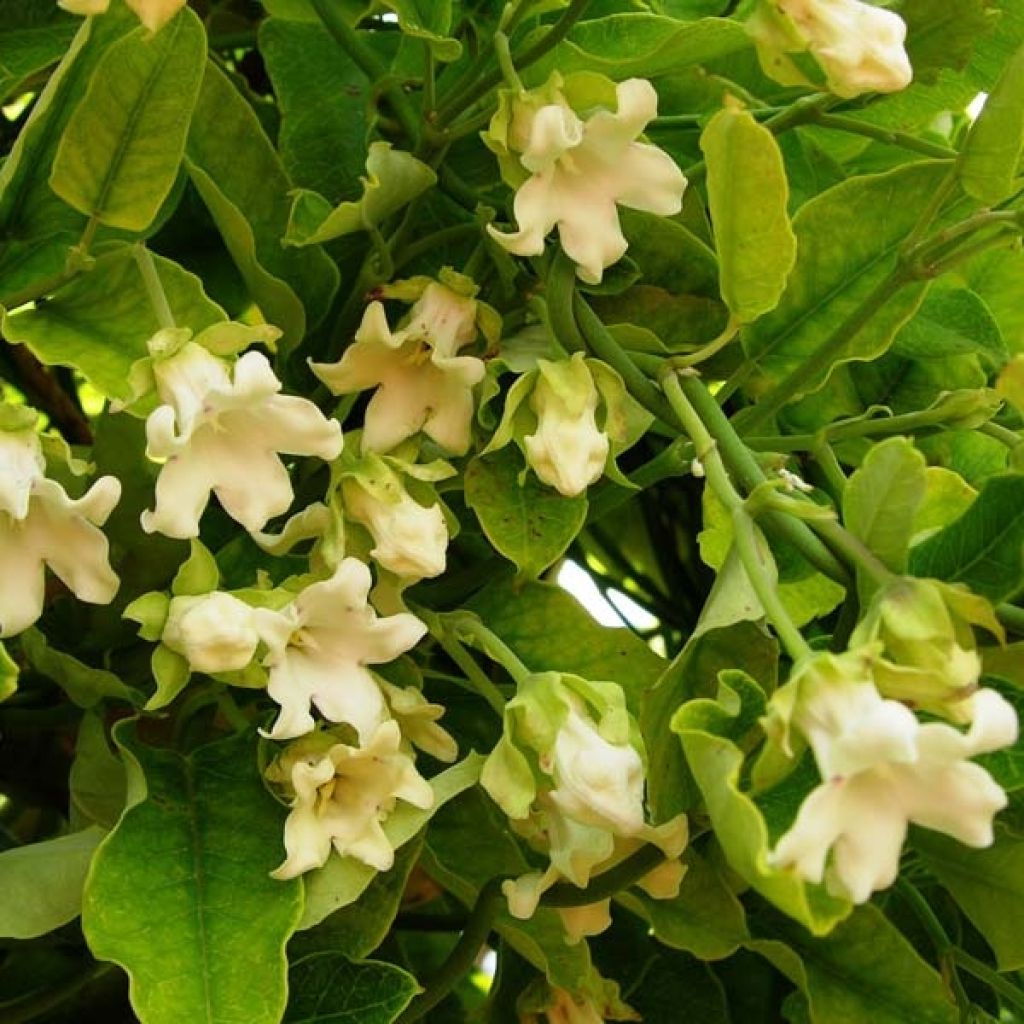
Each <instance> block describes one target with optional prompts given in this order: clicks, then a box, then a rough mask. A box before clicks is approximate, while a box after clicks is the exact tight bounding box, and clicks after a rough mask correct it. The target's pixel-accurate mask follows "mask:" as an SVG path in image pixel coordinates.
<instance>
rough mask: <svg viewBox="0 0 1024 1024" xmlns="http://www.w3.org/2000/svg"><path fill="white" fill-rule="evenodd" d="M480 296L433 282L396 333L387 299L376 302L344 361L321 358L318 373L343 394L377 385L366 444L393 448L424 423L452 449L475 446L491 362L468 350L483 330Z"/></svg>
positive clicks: (368, 413)
mask: <svg viewBox="0 0 1024 1024" xmlns="http://www.w3.org/2000/svg"><path fill="white" fill-rule="evenodd" d="M476 317H477V303H476V300H474V299H473V298H471V297H469V296H466V295H460V294H459V293H458V292H456V291H453V290H452V289H451V288H447V287H446V286H445V285H442V284H438V283H437V282H433V281H432V282H431V283H430V284H428V285H427V287H426V289H425V290H424V291H423V294H422V296H421V297H420V298H419V300H418V301H417V302H416V304H415V305H414V306H413V307H412V310H411V311H410V313H409V322H408V323H407V324H406V325H405V326H404V327H402V328H401V329H399V330H397V331H395V332H393V333H392V331H391V328H390V327H389V326H388V321H387V316H386V314H385V312H384V306H383V305H382V304H381V303H380V302H371V303H370V305H369V306H367V308H366V313H365V314H364V315H363V320H362V323H361V324H360V325H359V330H358V331H357V332H356V338H355V344H353V345H352V346H351V347H350V348H348V349H346V351H345V354H344V355H343V356H342V358H341V360H340V361H339V362H337V363H313V364H311V365H312V367H313V372H314V373H315V374H316V375H317V376H318V377H319V378H320V379H321V380H322V381H323V382H324V383H325V384H326V385H327V386H328V387H329V388H330V389H331V391H332V392H333V393H334V394H336V395H347V394H349V393H351V392H353V391H361V390H363V389H364V388H371V387H374V386H375V385H376V386H377V391H376V393H375V394H374V396H373V398H371V399H370V404H369V405H368V406H367V409H366V419H365V423H364V426H363V450H364V451H377V452H386V451H389V450H390V449H392V448H394V447H395V446H396V445H398V444H401V442H402V441H404V440H405V439H406V438H408V437H412V436H413V435H414V434H416V433H417V432H418V431H420V430H422V431H423V432H424V433H425V434H426V435H427V436H428V437H431V438H433V439H434V440H435V441H436V442H437V443H438V444H439V445H441V446H442V447H443V448H446V449H447V450H448V451H450V452H452V453H454V454H456V455H463V454H465V452H466V451H467V450H468V449H469V441H470V425H471V422H472V419H473V387H474V385H476V384H478V383H479V382H480V381H481V380H482V379H483V376H484V364H483V361H482V360H480V359H477V358H476V357H475V356H460V355H458V354H457V353H458V351H459V349H461V348H463V347H465V346H466V345H468V344H469V343H470V342H471V341H473V339H474V338H475V337H476V334H477V328H476Z"/></svg>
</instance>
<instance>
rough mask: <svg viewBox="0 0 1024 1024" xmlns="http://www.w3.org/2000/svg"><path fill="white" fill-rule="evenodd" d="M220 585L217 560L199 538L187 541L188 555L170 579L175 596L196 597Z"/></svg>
mask: <svg viewBox="0 0 1024 1024" xmlns="http://www.w3.org/2000/svg"><path fill="white" fill-rule="evenodd" d="M219 585H220V569H218V568H217V560H216V559H215V558H214V557H213V555H212V554H211V553H210V549H209V548H208V547H206V545H205V544H203V542H202V541H200V540H195V539H193V540H190V541H189V556H188V558H186V559H185V561H184V562H182V563H181V566H180V567H179V568H178V571H177V572H176V573H175V575H174V579H173V580H172V581H171V593H172V594H173V595H174V596H175V597H198V596H201V595H203V594H209V593H210V591H212V590H216V589H217V587H218V586H219Z"/></svg>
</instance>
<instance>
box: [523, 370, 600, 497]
mask: <svg viewBox="0 0 1024 1024" xmlns="http://www.w3.org/2000/svg"><path fill="white" fill-rule="evenodd" d="M538 370H539V374H538V376H537V383H536V385H535V386H534V389H533V393H532V395H531V396H530V407H531V408H532V409H533V411H534V412H535V413H536V414H537V430H536V432H535V433H533V434H527V435H526V436H525V437H524V438H523V443H524V445H525V447H526V460H527V462H529V464H530V465H531V466H532V467H533V470H534V472H535V473H536V474H537V476H538V477H539V478H540V479H541V480H543V481H544V483H546V484H550V485H551V486H552V487H554V488H555V489H556V490H557V491H558V492H559V493H561V494H564V495H565V496H566V497H570V498H571V497H574V496H575V495H577V494H582V493H583V492H584V491H585V490H586V489H587V487H588V486H589V485H590V484H592V483H594V482H595V481H596V480H599V479H600V477H601V474H602V473H603V472H604V467H605V462H606V461H607V459H608V452H609V450H610V441H609V438H608V435H607V434H606V433H605V432H604V431H603V430H599V429H598V426H597V419H596V412H597V400H598V391H597V387H596V385H595V384H594V379H593V377H592V376H591V374H590V370H589V369H588V368H587V364H586V362H585V361H584V359H583V357H582V355H578V357H576V356H574V357H573V358H572V359H567V360H565V361H564V362H561V363H552V362H548V360H546V359H540V360H538Z"/></svg>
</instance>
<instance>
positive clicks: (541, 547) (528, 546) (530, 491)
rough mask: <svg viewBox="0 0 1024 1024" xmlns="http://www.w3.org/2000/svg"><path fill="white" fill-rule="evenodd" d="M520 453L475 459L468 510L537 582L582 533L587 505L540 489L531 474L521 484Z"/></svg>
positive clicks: (511, 451)
mask: <svg viewBox="0 0 1024 1024" xmlns="http://www.w3.org/2000/svg"><path fill="white" fill-rule="evenodd" d="M521 474H522V465H521V463H520V456H519V453H518V451H517V449H516V448H514V447H512V446H510V447H508V448H504V449H502V450H501V451H499V452H495V453H494V454H493V455H487V456H483V457H479V458H476V459H474V460H473V461H472V462H471V463H470V464H469V466H468V467H467V469H466V504H467V505H469V507H470V508H471V509H473V511H474V512H475V513H476V515H477V518H478V519H479V520H480V525H481V527H482V528H483V531H484V533H485V534H486V535H487V539H488V540H489V541H490V542H491V543H492V544H493V545H494V547H495V548H496V549H497V550H498V551H499V552H501V554H503V555H504V556H505V557H506V558H507V559H508V560H509V561H511V562H513V563H514V564H515V566H516V568H517V569H519V572H520V575H521V576H524V577H526V578H528V579H531V578H534V577H536V576H539V575H540V574H541V573H542V572H543V571H544V570H545V569H546V568H547V567H548V566H549V565H551V564H552V563H553V562H555V561H557V560H558V559H559V558H560V557H561V556H562V555H563V554H564V553H565V550H566V548H568V546H569V545H570V544H571V543H572V542H573V539H574V538H575V537H576V534H578V533H579V532H580V530H581V529H582V527H583V522H584V520H585V519H586V516H587V499H586V497H584V496H583V495H579V496H578V497H575V498H567V497H564V496H563V495H561V494H559V493H558V492H557V491H555V490H552V488H550V487H547V486H546V485H544V484H542V483H540V481H539V480H537V478H536V477H535V476H534V475H533V473H532V472H531V473H528V474H526V478H525V480H523V481H522V482H521V483H520V475H521Z"/></svg>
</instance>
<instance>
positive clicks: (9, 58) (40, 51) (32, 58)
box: [0, 0, 79, 100]
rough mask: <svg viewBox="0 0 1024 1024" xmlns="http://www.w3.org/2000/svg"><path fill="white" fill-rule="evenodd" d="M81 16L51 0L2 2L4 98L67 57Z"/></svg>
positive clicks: (0, 93) (0, 86)
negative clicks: (73, 14)
mask: <svg viewBox="0 0 1024 1024" xmlns="http://www.w3.org/2000/svg"><path fill="white" fill-rule="evenodd" d="M78 27H79V22H78V19H77V18H74V17H72V16H71V15H69V14H67V13H65V12H64V11H62V10H60V9H59V8H58V7H57V6H56V5H55V4H51V3H49V0H41V2H40V0H3V2H2V3H0V52H2V53H3V55H4V58H3V65H2V66H0V100H7V98H8V97H10V96H13V95H15V94H16V93H17V92H18V90H19V89H21V88H22V84H23V83H24V82H25V79H26V78H28V77H29V76H30V75H32V74H33V73H35V72H37V71H42V70H43V68H45V67H48V66H49V65H50V64H54V63H56V62H57V61H58V60H59V59H60V58H61V57H63V56H64V51H65V50H66V49H67V48H68V43H70V42H71V39H72V37H73V36H74V34H75V32H76V31H77V30H78Z"/></svg>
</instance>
